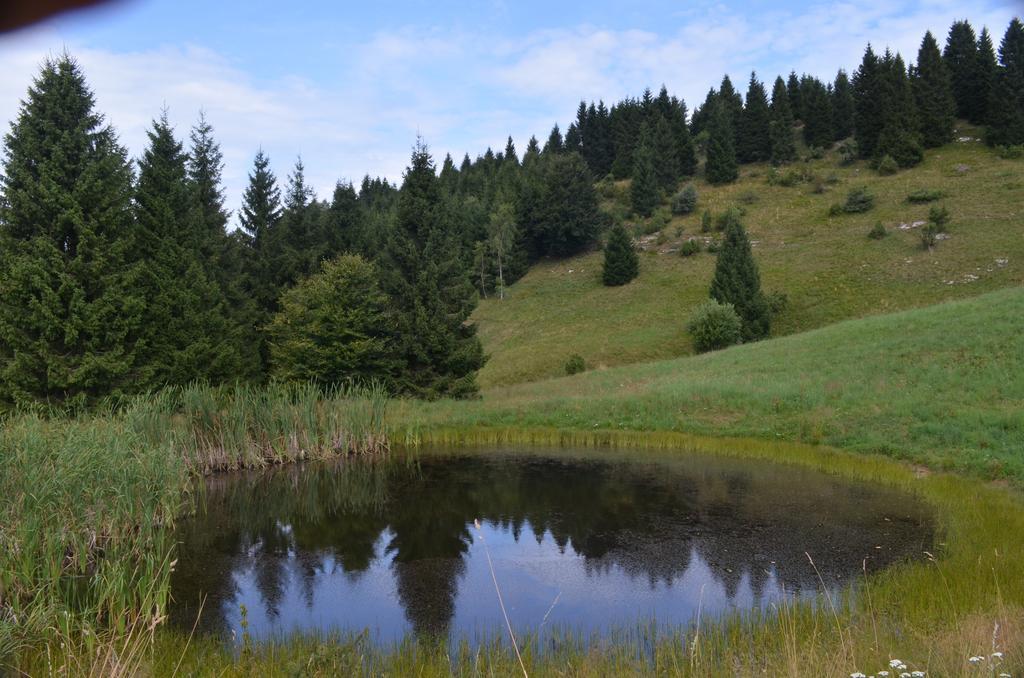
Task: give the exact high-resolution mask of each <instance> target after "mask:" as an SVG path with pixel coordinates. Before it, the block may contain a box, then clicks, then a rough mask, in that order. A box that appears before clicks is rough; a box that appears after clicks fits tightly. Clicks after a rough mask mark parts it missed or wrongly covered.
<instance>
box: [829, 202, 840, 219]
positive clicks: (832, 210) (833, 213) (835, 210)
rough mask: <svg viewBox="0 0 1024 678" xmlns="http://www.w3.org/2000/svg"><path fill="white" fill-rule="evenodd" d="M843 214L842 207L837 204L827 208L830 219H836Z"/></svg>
mask: <svg viewBox="0 0 1024 678" xmlns="http://www.w3.org/2000/svg"><path fill="white" fill-rule="evenodd" d="M842 213H843V206H842V205H840V204H839V203H837V202H834V203H832V205H831V207H829V208H828V215H829V216H830V217H837V216H839V215H840V214H842Z"/></svg>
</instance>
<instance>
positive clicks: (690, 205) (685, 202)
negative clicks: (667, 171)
mask: <svg viewBox="0 0 1024 678" xmlns="http://www.w3.org/2000/svg"><path fill="white" fill-rule="evenodd" d="M695 209H697V189H696V188H694V187H693V184H687V185H686V186H685V187H684V188H683V190H681V191H679V192H678V193H676V195H675V197H674V198H672V214H690V213H692V212H693V211H694V210H695Z"/></svg>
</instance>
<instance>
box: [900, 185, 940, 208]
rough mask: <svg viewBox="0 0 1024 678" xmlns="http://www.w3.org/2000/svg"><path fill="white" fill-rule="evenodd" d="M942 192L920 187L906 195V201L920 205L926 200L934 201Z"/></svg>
mask: <svg viewBox="0 0 1024 678" xmlns="http://www.w3.org/2000/svg"><path fill="white" fill-rule="evenodd" d="M943 195H944V193H943V192H942V191H936V190H932V189H928V188H922V189H921V190H919V191H914V192H913V193H911V194H910V195H908V196H907V202H909V203H914V204H915V205H920V204H923V203H926V202H934V201H936V200H938V199H940V198H942V196H943Z"/></svg>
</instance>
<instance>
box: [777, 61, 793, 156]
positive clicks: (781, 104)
mask: <svg viewBox="0 0 1024 678" xmlns="http://www.w3.org/2000/svg"><path fill="white" fill-rule="evenodd" d="M771 144H772V151H771V161H772V164H773V165H781V164H783V163H787V162H792V161H793V160H796V140H795V139H794V138H793V112H792V111H791V110H790V107H789V93H788V92H787V91H786V83H785V82H783V81H782V77H781V76H780V77H777V78H775V86H774V87H773V88H772V106H771Z"/></svg>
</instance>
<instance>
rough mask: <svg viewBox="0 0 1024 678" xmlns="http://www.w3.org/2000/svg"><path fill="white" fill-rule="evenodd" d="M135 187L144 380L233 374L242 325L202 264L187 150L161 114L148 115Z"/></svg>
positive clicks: (169, 381) (173, 381)
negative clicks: (150, 121) (151, 118)
mask: <svg viewBox="0 0 1024 678" xmlns="http://www.w3.org/2000/svg"><path fill="white" fill-rule="evenodd" d="M147 136H148V138H149V145H148V146H147V148H146V150H145V152H144V153H143V156H142V158H141V159H140V160H139V180H138V184H137V187H136V192H135V208H136V216H135V221H136V225H137V228H138V233H139V236H140V237H139V239H138V241H137V245H138V247H137V251H138V253H139V257H140V259H141V260H143V261H144V263H145V266H144V267H143V273H142V276H141V281H140V287H141V288H142V289H143V290H144V294H145V295H146V311H145V314H144V325H143V336H144V338H145V351H144V353H143V355H142V360H143V374H144V375H145V376H144V379H145V381H146V383H147V385H148V386H150V387H153V388H159V387H163V386H169V385H181V384H187V383H189V382H191V381H195V380H207V381H210V382H213V383H219V382H223V381H228V380H233V379H236V378H238V377H239V376H240V375H241V374H242V373H243V371H244V368H245V367H246V366H244V365H243V362H242V355H241V352H240V346H241V344H242V336H241V329H240V328H239V327H238V326H237V325H236V324H235V323H234V322H233V320H232V318H231V317H230V314H229V313H228V309H227V300H226V299H225V296H224V293H223V291H222V290H221V288H220V286H219V285H218V284H217V282H216V281H215V280H213V279H211V278H210V277H209V276H208V275H207V272H206V270H205V268H204V266H203V255H202V242H203V234H204V233H205V232H206V228H207V226H206V225H205V224H203V223H202V222H201V221H200V219H199V218H198V212H197V210H196V209H195V208H194V207H193V202H192V196H193V193H192V189H191V186H190V185H189V182H188V175H187V167H186V155H185V152H184V150H183V149H182V145H181V143H180V142H179V141H178V140H177V139H175V137H174V133H173V131H172V130H171V126H170V123H168V121H167V117H166V114H164V115H162V116H161V117H160V118H159V119H158V120H154V121H153V126H152V128H151V129H150V130H149V131H148V132H147Z"/></svg>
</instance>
